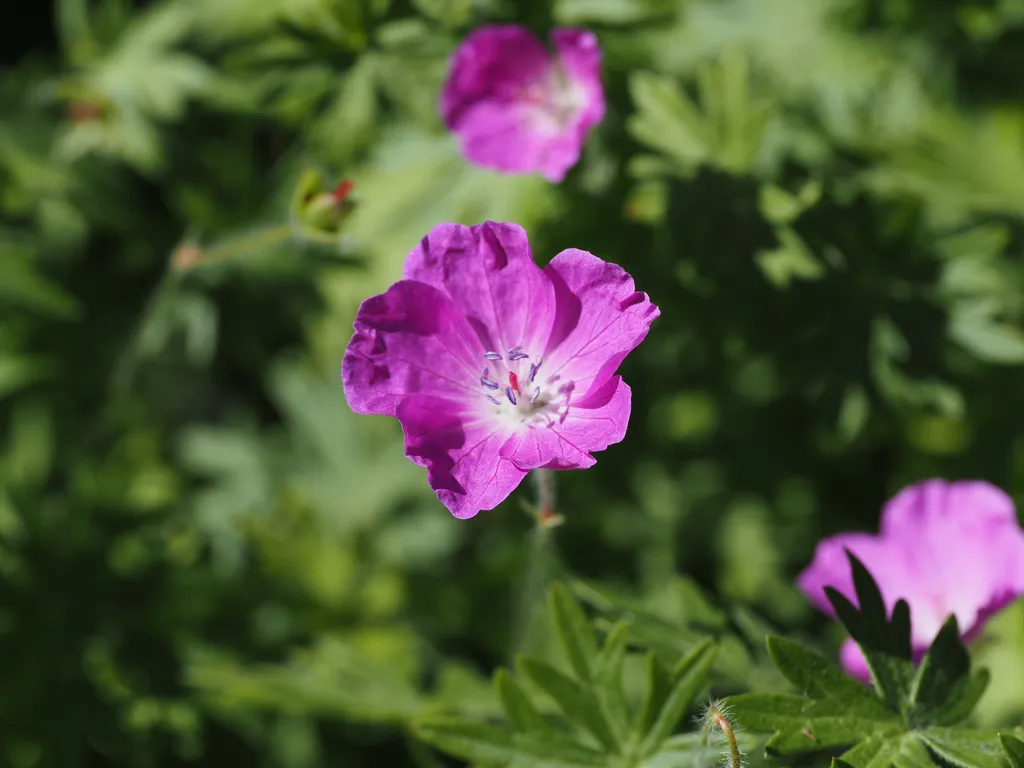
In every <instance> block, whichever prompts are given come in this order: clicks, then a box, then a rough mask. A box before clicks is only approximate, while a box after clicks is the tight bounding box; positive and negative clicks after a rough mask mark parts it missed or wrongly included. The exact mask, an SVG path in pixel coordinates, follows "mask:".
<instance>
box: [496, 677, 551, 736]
mask: <svg viewBox="0 0 1024 768" xmlns="http://www.w3.org/2000/svg"><path fill="white" fill-rule="evenodd" d="M494 687H495V689H496V690H497V691H498V698H499V699H501V706H502V709H504V710H505V715H506V716H507V717H508V721H509V723H511V724H512V727H513V728H514V729H515V730H517V731H539V730H543V729H545V728H547V727H548V726H547V723H546V722H545V720H544V718H543V717H542V716H541V714H540V712H538V711H537V708H536V707H534V706H533V702H532V701H530V698H529V697H528V696H527V695H526V693H525V692H524V691H523V689H522V688H520V687H519V683H517V682H516V681H515V678H514V677H512V673H511V672H509V671H508V670H507V669H499V670H498V671H497V673H496V674H495V675H494Z"/></svg>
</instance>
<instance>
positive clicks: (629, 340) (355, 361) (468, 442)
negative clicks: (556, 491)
mask: <svg viewBox="0 0 1024 768" xmlns="http://www.w3.org/2000/svg"><path fill="white" fill-rule="evenodd" d="M404 271H405V279H404V280H401V281H399V282H397V283H395V284H394V285H392V286H391V287H390V288H389V289H388V290H387V292H386V293H383V294H381V295H379V296H373V297H371V298H369V299H367V300H366V301H364V302H363V304H362V306H360V307H359V313H358V314H357V316H356V321H355V335H354V336H353V337H352V341H351V342H349V345H348V349H347V350H345V357H344V360H343V361H342V366H341V375H342V380H343V382H344V385H345V396H346V397H347V398H348V402H349V405H350V406H351V408H352V410H354V411H356V412H357V413H377V414H386V415H388V416H394V417H395V418H397V419H398V420H399V421H400V422H401V424H402V429H403V430H404V432H405V455H406V456H408V457H409V458H410V459H412V460H413V461H414V462H416V463H417V464H420V465H421V466H425V467H426V468H427V479H428V481H429V482H430V486H431V487H432V488H433V489H434V490H435V491H436V492H437V497H438V498H439V499H440V500H441V502H442V503H443V504H444V505H445V506H446V507H448V509H449V510H451V512H452V514H453V515H455V516H456V517H460V518H466V517H472V516H473V515H475V514H476V513H477V512H479V511H480V510H483V509H493V508H494V507H495V506H497V505H498V504H499V503H501V502H502V501H503V500H504V499H505V498H506V497H507V496H508V495H509V494H510V493H511V492H512V490H513V489H514V488H515V487H516V486H517V485H519V483H520V481H521V480H522V479H523V478H524V477H525V476H526V473H527V472H528V471H529V470H531V469H534V468H537V467H546V468H549V469H576V468H583V467H590V466H592V465H593V464H594V463H595V459H594V457H593V456H591V453H592V452H593V451H601V450H604V449H605V448H606V447H608V446H609V445H611V444H612V443H617V442H619V441H620V440H622V438H623V437H624V436H625V434H626V425H627V423H628V422H629V410H630V389H629V387H628V386H626V383H625V382H624V381H622V378H621V377H619V376H616V375H615V370H616V368H618V367H619V364H620V363H621V362H622V360H623V359H624V358H625V357H626V355H627V354H629V352H630V350H632V349H633V348H634V347H636V346H637V345H638V344H639V343H640V342H641V341H643V339H644V337H645V336H646V335H647V330H648V328H649V327H650V325H651V322H652V321H653V320H654V318H656V317H657V316H658V314H659V311H658V308H657V307H656V306H654V305H653V304H652V303H651V302H650V300H649V299H648V298H647V295H646V294H644V293H639V292H637V291H636V290H635V289H634V287H633V279H632V278H631V277H630V276H629V275H628V274H627V273H626V272H625V271H624V270H623V269H622V268H620V267H617V266H615V265H614V264H609V263H608V262H605V261H602V260H601V259H599V258H597V257H596V256H594V255H593V254H590V253H587V252H586V251H579V250H576V249H569V250H566V251H562V252H561V253H559V254H558V255H557V256H555V258H554V259H552V260H551V263H550V264H548V266H547V267H545V268H544V269H541V268H540V267H538V266H537V265H536V264H535V263H534V261H533V255H532V253H531V251H530V244H529V242H528V241H527V238H526V233H525V232H524V231H523V229H522V228H521V227H519V226H518V225H516V224H497V223H495V222H492V221H488V222H485V223H484V224H481V225H479V226H475V227H464V226H461V225H458V224H440V225H438V226H436V227H434V229H433V230H431V231H430V233H429V234H428V235H427V236H426V237H425V238H423V240H422V241H421V242H420V244H419V246H418V247H417V248H416V249H415V250H413V251H412V253H410V254H409V256H408V257H407V258H406V261H405V270H404Z"/></svg>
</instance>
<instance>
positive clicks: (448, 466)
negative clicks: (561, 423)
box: [398, 395, 526, 518]
mask: <svg viewBox="0 0 1024 768" xmlns="http://www.w3.org/2000/svg"><path fill="white" fill-rule="evenodd" d="M398 419H399V421H400V422H401V423H402V429H403V430H404V431H405V455H406V456H408V457H409V458H410V459H412V460H413V461H415V462H416V463H417V464H420V465H421V466H425V467H427V480H428V481H429V483H430V487H431V488H433V489H434V491H435V492H436V493H437V498H438V499H440V501H441V503H442V504H444V505H445V506H446V507H447V508H448V510H449V511H450V512H451V513H452V514H453V515H455V517H458V518H468V517H473V516H474V515H476V514H477V513H478V512H480V511H481V510H485V509H494V507H496V506H498V504H500V503H501V502H502V501H504V500H505V499H506V498H507V497H508V495H509V494H510V493H512V491H513V490H515V488H516V486H518V485H519V483H520V482H522V480H523V478H524V477H526V472H525V471H523V470H520V469H519V468H517V467H516V466H515V465H514V464H513V463H512V462H511V461H508V460H507V459H504V458H502V457H501V448H502V445H503V444H504V443H505V441H506V440H507V438H508V435H507V433H506V432H504V431H503V430H502V429H501V428H500V427H499V428H495V427H494V426H488V425H484V424H481V423H480V422H473V421H469V420H466V419H465V416H464V412H463V410H462V407H461V406H460V404H459V403H456V402H453V401H450V400H444V399H442V398H439V397H433V396H430V395H410V396H409V397H407V398H405V399H404V400H403V401H402V403H401V405H400V406H399V407H398Z"/></svg>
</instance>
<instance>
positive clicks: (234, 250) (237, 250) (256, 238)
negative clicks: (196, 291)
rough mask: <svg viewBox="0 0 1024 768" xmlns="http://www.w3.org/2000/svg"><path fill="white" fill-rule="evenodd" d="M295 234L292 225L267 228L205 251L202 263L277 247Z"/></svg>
mask: <svg viewBox="0 0 1024 768" xmlns="http://www.w3.org/2000/svg"><path fill="white" fill-rule="evenodd" d="M294 234H295V232H294V230H293V229H292V226H291V224H278V225H276V226H273V227H267V228H266V229H261V230H259V231H257V232H254V233H252V234H250V235H242V236H240V237H235V238H232V239H230V240H227V241H226V242H223V243H221V244H219V245H215V246H213V247H212V248H208V249H206V250H204V251H203V258H202V260H201V262H200V263H205V262H209V261H225V260H227V259H233V258H235V257H237V256H239V255H241V254H244V253H247V252H251V251H258V250H262V249H264V248H272V247H273V246H275V245H279V244H280V243H283V242H286V241H288V240H289V239H291V238H292V237H293V235H294Z"/></svg>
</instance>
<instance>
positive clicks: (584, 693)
mask: <svg viewBox="0 0 1024 768" xmlns="http://www.w3.org/2000/svg"><path fill="white" fill-rule="evenodd" d="M516 666H517V667H518V668H519V670H520V671H521V672H522V673H523V675H525V676H526V677H527V678H528V679H529V680H530V682H531V683H533V684H534V685H536V686H537V687H538V688H540V689H541V690H542V691H544V692H545V693H547V694H548V696H550V697H551V698H552V699H553V700H554V702H555V703H556V704H557V705H558V707H559V709H561V710H562V712H563V713H564V714H565V716H566V717H568V718H569V719H570V720H572V721H573V722H575V723H578V724H579V725H580V726H582V727H583V728H585V729H586V730H587V731H588V732H590V733H591V734H592V735H593V736H594V738H596V739H597V740H598V741H599V742H600V743H601V744H602V745H603V746H604V747H606V748H607V749H609V750H611V751H617V750H618V743H617V741H616V738H615V734H614V731H613V730H612V728H611V726H610V724H609V723H608V722H607V720H606V719H605V716H604V713H603V712H602V711H601V707H600V706H599V704H598V702H597V700H596V698H595V697H594V695H593V692H592V691H590V690H588V689H586V688H584V687H583V686H582V685H580V684H579V683H578V682H576V681H575V680H573V679H572V678H571V677H568V676H567V675H564V674H562V673H561V672H559V671H558V670H557V669H555V668H554V667H553V666H551V665H550V664H548V663H547V662H545V661H541V660H540V659H534V658H530V657H529V656H520V657H519V658H518V659H517V660H516Z"/></svg>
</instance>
